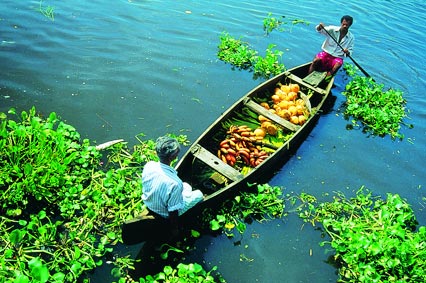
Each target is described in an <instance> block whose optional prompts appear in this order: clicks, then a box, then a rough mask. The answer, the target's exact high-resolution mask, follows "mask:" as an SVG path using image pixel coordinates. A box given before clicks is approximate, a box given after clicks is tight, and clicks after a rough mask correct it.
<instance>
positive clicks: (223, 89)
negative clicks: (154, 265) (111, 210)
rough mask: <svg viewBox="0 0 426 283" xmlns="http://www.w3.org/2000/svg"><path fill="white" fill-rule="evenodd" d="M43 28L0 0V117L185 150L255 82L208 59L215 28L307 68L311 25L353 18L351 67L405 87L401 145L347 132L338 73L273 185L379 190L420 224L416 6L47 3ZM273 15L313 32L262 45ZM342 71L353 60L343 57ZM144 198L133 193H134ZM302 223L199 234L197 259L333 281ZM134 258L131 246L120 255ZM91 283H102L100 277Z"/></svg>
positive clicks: (37, 16) (33, 7)
mask: <svg viewBox="0 0 426 283" xmlns="http://www.w3.org/2000/svg"><path fill="white" fill-rule="evenodd" d="M43 5H45V6H47V5H51V6H53V7H54V8H55V10H54V14H55V20H54V21H51V20H49V19H47V18H46V17H44V16H43V15H42V14H41V13H39V12H38V11H37V9H38V8H39V2H38V1H12V0H3V1H2V9H1V11H0V111H7V110H8V109H9V108H10V107H15V108H17V109H18V110H19V111H21V110H28V109H29V108H30V107H31V106H33V105H35V106H36V108H37V110H39V111H41V112H42V113H45V114H46V115H47V114H48V113H50V112H57V113H58V115H60V116H61V117H62V118H63V119H64V120H66V121H67V122H68V123H69V124H71V125H73V126H75V127H76V128H77V130H78V131H79V132H80V133H81V134H82V136H83V137H85V138H89V139H90V140H92V141H94V142H97V143H102V142H105V141H108V140H112V139H117V138H124V139H125V140H126V141H128V142H129V143H130V144H134V143H136V142H137V141H136V139H135V138H134V137H135V135H137V134H139V133H141V132H142V133H145V134H146V136H147V138H156V137H157V136H158V135H163V134H165V133H169V132H173V133H184V134H187V135H188V137H189V138H190V139H191V140H194V139H195V138H196V137H197V136H198V135H199V134H200V133H201V132H202V131H203V130H204V129H205V128H206V127H207V126H208V125H209V124H210V123H211V122H212V121H214V120H215V119H216V118H217V116H218V115H219V114H221V113H222V112H223V110H224V109H226V108H227V107H229V106H230V105H231V104H232V103H233V102H234V101H235V100H237V99H238V98H239V97H240V96H241V95H243V94H245V93H246V92H247V91H248V90H250V89H251V88H253V87H254V86H256V85H257V84H259V83H260V82H261V81H260V80H254V79H253V77H252V74H250V73H248V72H245V71H233V70H231V68H230V66H229V65H226V64H224V63H222V62H220V61H218V60H217V58H216V53H217V45H218V43H219V36H220V34H221V32H222V31H227V32H229V33H230V34H231V35H232V36H234V37H240V36H243V39H244V40H245V41H247V42H249V43H250V44H251V45H252V47H253V48H255V49H256V50H259V51H260V52H263V51H264V50H265V49H266V48H267V46H268V44H270V43H273V44H276V45H277V47H276V48H277V49H279V50H282V51H284V55H283V63H284V64H285V65H286V66H287V67H292V66H295V65H298V64H300V63H304V62H306V61H310V60H311V59H312V57H313V55H314V54H315V53H316V52H317V51H318V50H319V47H320V45H321V42H322V37H321V36H320V35H318V34H316V33H315V31H314V24H317V23H318V22H320V21H322V22H324V23H327V24H337V25H338V24H339V20H340V17H341V16H342V15H343V14H350V15H352V16H353V17H354V19H355V21H354V24H353V26H352V28H351V30H352V32H353V33H354V34H355V36H356V43H355V52H354V54H353V58H354V59H355V60H357V62H358V63H359V64H360V65H361V66H362V67H363V68H364V69H365V70H366V71H367V72H368V73H369V74H370V75H371V76H372V77H373V78H374V79H375V80H376V81H377V82H380V83H383V84H385V86H387V87H394V88H398V89H401V90H402V91H404V95H405V99H406V100H407V108H408V109H410V114H409V119H406V122H407V123H411V124H413V125H414V128H413V129H408V128H406V127H404V128H403V133H404V134H405V139H404V140H403V141H392V140H391V139H390V138H389V137H385V138H377V137H370V136H368V135H366V134H363V133H362V132H361V131H358V130H352V131H349V130H346V125H347V124H348V121H346V120H345V119H344V118H343V116H342V104H343V103H344V101H345V99H344V97H343V95H342V94H341V92H342V91H343V90H344V86H345V84H346V80H345V75H344V74H343V72H340V73H339V74H338V77H337V80H336V86H335V88H334V89H333V91H332V93H333V96H334V98H335V102H334V104H333V105H332V108H331V110H330V111H329V112H328V113H325V114H324V115H323V116H322V117H321V118H320V120H319V122H318V125H317V126H316V127H315V128H314V130H313V132H312V133H311V135H310V136H309V138H308V139H307V140H306V141H305V142H304V143H303V144H302V146H301V147H300V149H299V150H298V151H297V154H296V156H294V157H293V158H291V159H290V161H289V162H288V163H287V164H286V165H285V166H284V167H283V168H281V169H280V170H279V172H278V173H277V174H276V176H275V177H274V178H273V179H272V180H271V182H270V183H271V184H272V185H279V186H283V187H285V189H286V190H287V191H294V192H307V193H311V194H315V195H316V196H318V198H320V199H321V198H322V194H323V193H326V192H328V193H331V192H333V191H344V192H345V193H346V194H347V195H352V194H353V193H354V192H355V191H357V190H358V188H359V187H360V186H362V185H365V186H366V187H368V188H369V189H371V190H372V191H373V192H374V193H375V194H377V195H382V196H385V195H386V193H388V192H390V193H398V194H400V195H401V196H402V197H404V198H406V199H407V200H408V202H409V203H410V204H411V205H412V206H413V208H414V210H415V212H416V215H417V217H418V220H419V222H420V223H421V224H422V225H426V212H425V202H424V198H425V197H426V193H425V185H426V184H425V182H426V173H425V167H424V164H425V158H426V153H425V141H426V123H425V122H426V110H425V109H426V98H425V91H426V81H425V63H426V60H425V57H424V54H426V48H425V47H424V42H426V36H425V35H424V23H425V22H426V16H425V15H426V3H425V2H424V1H406V0H402V1H393V0H388V1H385V0H372V1H350V2H342V1H336V0H332V1H319V0H313V1H307V0H293V1H276V0H272V1H259V0H255V1H223V0H218V1H159V0H152V1H149V0H145V1H143V0H126V1H125V0H116V1H99V0H94V1H81V0H80V1H79V0H76V1H56V0H45V1H43ZM269 12H272V13H273V15H275V16H277V17H279V16H281V15H285V16H287V17H295V18H299V19H303V20H306V21H309V22H311V25H309V26H306V25H297V26H294V27H292V29H291V31H287V32H273V33H272V34H270V35H269V36H268V37H265V35H264V33H263V30H262V24H263V23H262V21H263V19H265V18H266V17H267V14H268V13H269ZM348 62H350V61H349V60H348ZM135 189H139V188H135ZM301 225H302V223H301V222H300V220H299V219H297V217H289V218H286V219H284V220H276V221H272V222H268V223H263V224H253V225H250V226H249V228H248V231H247V232H246V233H245V235H244V238H243V239H242V244H241V245H240V246H234V245H233V242H232V240H228V239H226V237H216V238H210V237H203V238H201V239H200V240H199V241H198V242H197V253H196V254H194V255H192V256H193V257H194V258H199V259H200V260H204V265H205V268H206V269H210V268H211V267H213V266H218V268H219V270H220V272H221V273H222V274H223V276H224V278H225V279H226V280H227V281H228V282H232V283H234V282H319V283H322V282H335V281H336V279H337V276H336V274H335V269H334V268H333V267H332V266H330V265H328V264H327V263H325V260H326V259H327V257H328V256H329V255H330V253H329V252H327V250H326V249H324V248H320V247H319V246H318V242H319V241H321V238H320V234H319V232H318V231H315V230H313V229H312V227H308V226H305V227H304V228H303V229H301ZM128 252H129V253H133V252H134V250H132V249H131V248H129V251H128ZM92 281H93V282H111V281H112V279H111V278H109V277H108V274H99V275H98V277H96V278H95V279H93V280H92Z"/></svg>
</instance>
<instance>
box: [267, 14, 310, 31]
mask: <svg viewBox="0 0 426 283" xmlns="http://www.w3.org/2000/svg"><path fill="white" fill-rule="evenodd" d="M285 18H286V16H281V17H278V18H277V17H274V16H273V15H272V13H268V16H267V17H266V18H265V19H264V20H263V30H264V31H265V34H266V35H268V34H270V33H271V32H272V31H274V30H277V31H280V32H284V31H287V30H288V29H286V28H284V27H283V26H284V25H286V24H289V23H291V25H296V24H305V25H309V22H307V21H305V20H301V19H296V18H293V19H291V20H289V21H285Z"/></svg>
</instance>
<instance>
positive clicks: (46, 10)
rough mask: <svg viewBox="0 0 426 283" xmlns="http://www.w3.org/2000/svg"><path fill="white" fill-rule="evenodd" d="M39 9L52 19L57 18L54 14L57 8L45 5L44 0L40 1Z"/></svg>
mask: <svg viewBox="0 0 426 283" xmlns="http://www.w3.org/2000/svg"><path fill="white" fill-rule="evenodd" d="M38 11H39V12H40V13H42V14H43V16H45V17H46V18H48V19H50V20H51V21H54V20H55V15H54V11H55V8H54V7H52V6H50V5H47V7H44V6H43V0H41V1H40V3H39V8H38Z"/></svg>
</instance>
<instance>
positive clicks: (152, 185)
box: [142, 136, 203, 236]
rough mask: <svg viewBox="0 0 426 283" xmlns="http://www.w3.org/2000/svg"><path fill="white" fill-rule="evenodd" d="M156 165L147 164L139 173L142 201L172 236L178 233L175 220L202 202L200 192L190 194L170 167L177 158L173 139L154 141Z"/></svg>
mask: <svg viewBox="0 0 426 283" xmlns="http://www.w3.org/2000/svg"><path fill="white" fill-rule="evenodd" d="M155 149H156V152H157V155H158V157H159V159H160V161H159V162H155V161H149V162H148V163H147V164H145V166H144V168H143V172H142V191H143V194H142V201H143V203H144V204H145V205H146V207H147V208H148V210H149V211H150V213H151V214H153V215H154V216H157V217H161V218H163V219H167V220H169V224H170V225H171V229H172V235H173V236H177V233H178V230H179V222H178V217H179V216H180V215H182V214H183V213H185V212H186V211H188V209H190V208H191V207H193V206H194V205H196V204H197V203H198V202H200V201H202V200H203V193H202V192H201V191H200V190H194V191H193V190H192V188H191V186H190V185H189V184H187V183H184V182H183V181H182V180H181V179H180V178H179V177H178V175H177V172H176V170H175V169H174V168H173V167H171V166H170V164H171V162H172V161H173V160H175V159H176V158H177V156H178V154H179V151H180V146H179V143H178V141H177V140H176V139H173V138H170V137H167V136H164V137H159V138H158V139H157V141H156V148H155Z"/></svg>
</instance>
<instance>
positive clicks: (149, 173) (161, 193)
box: [142, 161, 185, 218]
mask: <svg viewBox="0 0 426 283" xmlns="http://www.w3.org/2000/svg"><path fill="white" fill-rule="evenodd" d="M182 191H183V182H182V180H181V179H180V178H179V177H178V175H177V172H176V170H175V169H174V168H172V167H170V166H169V165H166V164H164V163H161V162H155V161H149V162H148V163H146V164H145V166H144V168H143V172H142V201H143V202H144V204H145V205H146V206H147V207H148V208H149V209H150V210H151V211H153V212H155V213H157V214H159V215H161V216H163V217H164V218H168V217H169V212H171V211H175V210H180V209H182V208H183V207H184V206H185V203H184V200H183V196H182Z"/></svg>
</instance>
